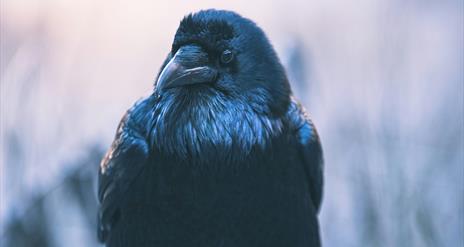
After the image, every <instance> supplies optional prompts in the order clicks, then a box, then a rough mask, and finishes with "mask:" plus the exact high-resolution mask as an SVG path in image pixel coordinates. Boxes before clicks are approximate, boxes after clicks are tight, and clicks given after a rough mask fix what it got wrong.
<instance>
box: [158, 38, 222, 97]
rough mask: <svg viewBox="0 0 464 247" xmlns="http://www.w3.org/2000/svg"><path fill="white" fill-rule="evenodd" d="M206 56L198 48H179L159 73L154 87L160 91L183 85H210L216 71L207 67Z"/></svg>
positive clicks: (193, 46) (194, 46)
mask: <svg viewBox="0 0 464 247" xmlns="http://www.w3.org/2000/svg"><path fill="white" fill-rule="evenodd" d="M207 63H208V54H207V53H206V52H204V51H203V50H202V49H201V48H200V47H199V46H196V45H187V46H183V47H181V48H180V49H179V50H178V51H177V52H176V54H175V55H174V57H173V58H172V59H171V60H170V61H169V62H168V64H166V66H165V67H164V69H163V70H162V71H161V73H160V75H159V77H158V80H157V82H156V87H157V88H159V89H160V90H165V89H168V88H174V87H180V86H185V85H193V84H201V83H211V82H213V81H214V80H215V79H216V76H217V71H216V70H215V69H214V68H211V67H210V66H208V65H207Z"/></svg>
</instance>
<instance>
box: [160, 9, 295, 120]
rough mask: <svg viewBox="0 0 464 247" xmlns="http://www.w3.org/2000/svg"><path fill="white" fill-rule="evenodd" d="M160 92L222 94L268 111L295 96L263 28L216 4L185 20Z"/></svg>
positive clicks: (164, 69) (277, 109)
mask: <svg viewBox="0 0 464 247" xmlns="http://www.w3.org/2000/svg"><path fill="white" fill-rule="evenodd" d="M155 92H156V93H157V94H159V95H161V96H162V95H163V94H170V95H171V96H174V97H175V96H176V95H183V96H185V95H188V97H217V95H218V94H220V95H221V97H223V98H228V97H229V98H232V99H235V100H237V99H239V100H240V101H241V102H242V103H244V104H249V105H251V106H254V107H255V108H256V109H259V110H258V111H260V112H263V113H265V114H280V113H283V112H284V111H285V109H286V107H287V106H288V103H289V100H290V86H289V84H288V81H287V77H286V74H285V71H284V69H283V66H282V65H281V63H280V61H279V59H278V57H277V55H276V52H275V51H274V49H273V47H272V45H271V44H270V42H269V40H268V39H267V37H266V35H265V34H264V32H263V31H262V30H261V29H260V28H259V27H258V26H257V25H256V24H255V23H254V22H252V21H251V20H249V19H246V18H244V17H242V16H240V15H238V14H236V13H234V12H230V11H223V10H214V9H210V10H203V11H200V12H197V13H194V14H190V15H188V16H186V17H184V19H183V20H182V21H181V22H180V25H179V28H178V29H177V32H176V34H175V37H174V42H173V44H172V49H171V52H170V53H169V55H168V57H167V59H166V61H165V63H164V64H163V66H162V68H161V71H160V73H159V74H158V78H157V80H156V88H155ZM184 98H185V97H184Z"/></svg>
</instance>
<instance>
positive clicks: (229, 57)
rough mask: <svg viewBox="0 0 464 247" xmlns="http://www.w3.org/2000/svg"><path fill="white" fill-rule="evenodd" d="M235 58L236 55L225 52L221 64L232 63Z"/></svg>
mask: <svg viewBox="0 0 464 247" xmlns="http://www.w3.org/2000/svg"><path fill="white" fill-rule="evenodd" d="M233 57H234V54H233V53H232V52H231V51H229V50H225V51H224V52H222V55H221V62H223V63H230V62H231V61H232V59H233Z"/></svg>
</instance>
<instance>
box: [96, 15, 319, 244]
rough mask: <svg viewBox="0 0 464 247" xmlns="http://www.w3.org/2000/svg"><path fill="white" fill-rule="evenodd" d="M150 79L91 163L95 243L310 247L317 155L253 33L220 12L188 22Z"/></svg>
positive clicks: (298, 110)
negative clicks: (97, 163)
mask: <svg viewBox="0 0 464 247" xmlns="http://www.w3.org/2000/svg"><path fill="white" fill-rule="evenodd" d="M224 51H227V52H224ZM225 53H227V54H226V55H227V59H224V56H222V54H225ZM231 54H232V55H231ZM221 56H222V58H221ZM161 70H162V71H163V72H160V74H158V79H157V85H156V86H155V90H154V92H153V94H152V95H151V96H149V97H147V98H145V99H142V100H140V101H139V102H137V103H136V104H135V105H134V106H133V107H132V108H131V109H130V110H129V111H128V112H127V113H126V115H125V116H124V117H123V119H122V120H121V123H120V125H119V127H118V130H117V134H116V137H115V141H114V142H113V144H112V146H111V148H110V150H109V151H108V153H107V155H106V156H105V158H104V159H103V161H102V166H101V170H100V173H99V192H98V194H99V200H100V203H101V204H100V211H99V216H98V220H99V229H98V236H99V239H100V240H101V241H102V242H105V243H106V244H107V246H111V247H115V246H223V247H227V246H244V247H246V246H288V247H292V246H319V245H320V240H319V227H318V221H317V212H318V210H319V207H320V203H321V197H322V150H321V145H320V142H319V138H318V136H317V133H316V130H315V128H314V125H313V124H312V123H311V121H310V120H309V118H308V117H307V116H306V115H305V113H304V111H303V109H302V107H301V106H299V104H297V103H296V101H295V100H294V99H292V98H291V92H290V88H289V85H288V82H287V78H286V75H285V72H284V69H283V68H282V65H281V64H280V62H279V60H278V58H277V56H276V54H275V52H274V50H273V48H272V46H271V45H270V43H269V41H268V40H267V38H266V36H265V35H264V33H263V32H262V31H261V29H259V28H258V27H257V26H256V25H255V24H254V23H253V22H252V21H250V20H248V19H245V18H243V17H241V16H239V15H237V14H235V13H233V12H229V11H218V10H207V11H201V12H198V13H195V14H193V15H189V16H187V17H185V18H184V20H183V21H182V22H181V24H180V27H179V29H178V31H177V33H176V36H175V39H174V42H173V46H172V50H171V52H170V54H169V55H168V58H167V59H166V62H165V63H164V64H163V66H162V68H161Z"/></svg>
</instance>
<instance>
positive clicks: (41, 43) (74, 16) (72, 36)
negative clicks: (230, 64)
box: [0, 0, 464, 247]
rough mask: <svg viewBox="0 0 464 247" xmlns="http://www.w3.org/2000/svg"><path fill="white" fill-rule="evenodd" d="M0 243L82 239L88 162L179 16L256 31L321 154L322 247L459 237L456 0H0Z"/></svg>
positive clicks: (463, 75) (461, 91) (462, 84)
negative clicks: (232, 15)
mask: <svg viewBox="0 0 464 247" xmlns="http://www.w3.org/2000/svg"><path fill="white" fill-rule="evenodd" d="M0 2H1V5H0V6H1V8H0V9H1V17H0V20H1V23H0V28H1V30H0V31H1V32H0V36H1V42H0V46H1V54H0V79H1V84H0V86H1V87H0V89H1V90H0V93H1V94H0V97H1V104H0V144H1V148H0V162H1V163H0V174H1V183H0V184H1V185H0V186H1V191H0V192H1V197H0V234H1V239H0V245H1V246H5V247H7V246H8V247H9V246H16V247H22V246H45V247H47V246H71V247H72V246H98V243H97V242H96V230H95V228H96V226H95V220H96V192H95V191H96V174H97V169H98V168H97V167H98V165H99V161H100V159H101V157H102V154H103V152H104V151H105V150H106V149H107V148H108V147H109V145H110V143H111V141H112V138H113V135H114V133H115V130H116V126H117V124H118V121H119V119H120V117H121V116H122V114H123V113H124V112H125V110H126V109H127V108H129V107H130V106H131V105H132V104H133V103H134V102H135V101H136V100H137V99H139V98H140V97H142V96H144V95H148V94H150V92H151V90H152V85H153V81H154V78H155V75H156V73H157V72H158V69H159V67H160V66H161V63H162V61H163V59H164V58H165V56H166V54H167V53H168V51H169V49H170V46H171V41H172V39H173V35H174V33H175V30H176V28H177V25H178V24H179V21H180V20H181V18H182V17H183V16H184V15H186V14H188V13H190V12H192V11H196V10H200V9H205V8H212V7H214V8H219V9H229V10H234V11H237V12H238V13H240V14H242V15H244V16H246V17H249V18H251V19H253V20H254V21H256V22H257V23H258V25H260V26H261V27H262V28H263V29H264V30H265V31H266V33H267V34H268V36H269V38H270V40H271V41H272V43H273V44H274V47H275V48H276V50H277V52H278V54H279V56H280V58H281V60H282V62H283V63H284V65H285V66H287V67H290V66H291V68H292V70H288V71H287V72H288V75H289V77H290V79H291V81H292V87H293V91H294V94H296V95H297V97H298V98H299V99H300V100H301V101H302V102H303V103H304V105H305V106H306V108H307V109H308V111H309V113H310V115H311V116H312V118H313V120H314V122H315V123H316V125H317V126H318V129H319V132H320V135H321V139H322V143H323V147H324V152H325V161H326V162H325V195H324V200H323V204H322V210H321V213H320V216H319V217H320V221H321V234H322V239H323V243H324V246H345V247H351V246H353V247H358V246H380V247H382V246H451V247H453V246H458V247H461V246H464V102H463V98H464V48H463V46H464V45H463V43H464V28H463V23H464V19H463V18H464V17H463V12H464V5H463V1H461V0H427V1H419V0H409V1H398V0H359V1H335V0H328V1H317V0H312V1H296V0H285V1H273V3H272V4H271V2H269V1H263V0H261V1H253V2H252V1H243V0H236V1H234V2H233V3H219V2H218V1H202V2H196V3H186V2H184V1H130V2H129V1H110V0H99V1H94V0H80V1H71V0H30V1H27V0H1V1H0Z"/></svg>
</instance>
